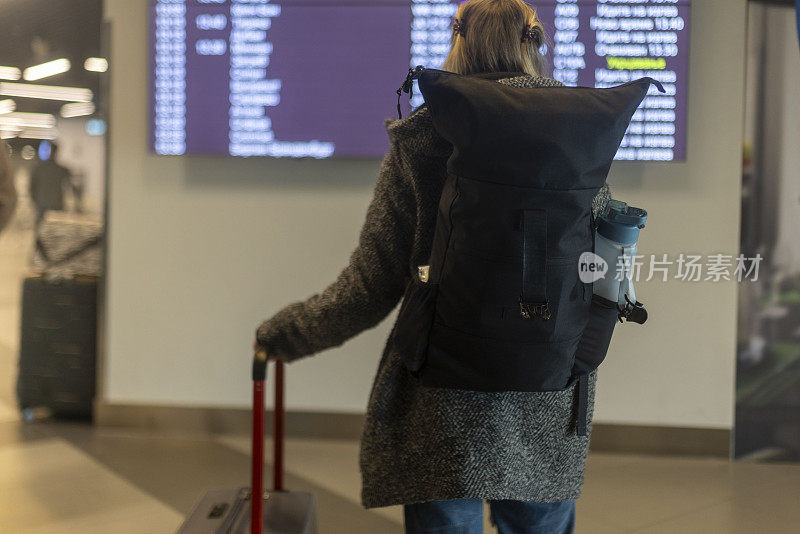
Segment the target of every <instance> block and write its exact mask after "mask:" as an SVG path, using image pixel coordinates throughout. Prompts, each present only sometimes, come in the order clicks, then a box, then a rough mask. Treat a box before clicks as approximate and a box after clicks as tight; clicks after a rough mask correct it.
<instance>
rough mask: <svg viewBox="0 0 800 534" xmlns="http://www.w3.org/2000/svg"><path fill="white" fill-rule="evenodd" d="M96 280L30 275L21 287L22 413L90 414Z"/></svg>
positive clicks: (19, 396) (19, 388)
mask: <svg viewBox="0 0 800 534" xmlns="http://www.w3.org/2000/svg"><path fill="white" fill-rule="evenodd" d="M96 347H97V281H96V280H95V279H86V280H80V279H78V280H56V281H48V280H45V279H44V278H26V279H25V281H24V282H23V287H22V320H21V336H20V345H19V374H18V377H17V399H18V402H19V407H20V409H21V410H23V415H24V416H26V418H27V417H28V414H29V412H30V409H32V408H40V407H44V408H48V409H49V410H50V412H51V413H52V414H53V415H54V416H57V417H58V416H63V417H76V418H91V416H92V404H93V400H94V393H95V360H96Z"/></svg>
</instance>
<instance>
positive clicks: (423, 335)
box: [391, 277, 438, 374]
mask: <svg viewBox="0 0 800 534" xmlns="http://www.w3.org/2000/svg"><path fill="white" fill-rule="evenodd" d="M437 289H438V285H437V284H432V283H425V282H421V281H419V279H417V277H413V278H412V279H411V280H410V281H409V282H408V285H407V286H406V291H405V294H404V295H403V303H402V304H401V305H400V312H399V313H398V316H397V321H396V323H395V326H394V330H393V333H392V342H391V343H392V347H393V349H394V350H395V351H397V352H399V353H400V354H401V355H402V357H403V362H404V363H405V365H406V367H407V368H408V370H409V371H411V373H413V374H416V373H417V372H419V370H420V369H421V368H422V366H423V364H424V363H425V357H426V355H427V352H428V337H429V335H430V331H431V326H432V324H433V317H434V307H435V304H436V292H437Z"/></svg>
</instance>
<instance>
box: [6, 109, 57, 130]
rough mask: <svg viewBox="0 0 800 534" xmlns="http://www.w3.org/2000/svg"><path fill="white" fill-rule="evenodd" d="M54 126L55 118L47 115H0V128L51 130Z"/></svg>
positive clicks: (16, 113)
mask: <svg viewBox="0 0 800 534" xmlns="http://www.w3.org/2000/svg"><path fill="white" fill-rule="evenodd" d="M55 125H56V118H55V117H54V116H53V115H51V114H49V113H19V112H13V113H4V114H2V115H0V128H3V129H6V127H9V126H11V127H17V128H28V127H38V128H52V127H53V126H55Z"/></svg>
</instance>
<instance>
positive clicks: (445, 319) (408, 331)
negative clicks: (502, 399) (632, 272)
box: [391, 67, 663, 435]
mask: <svg viewBox="0 0 800 534" xmlns="http://www.w3.org/2000/svg"><path fill="white" fill-rule="evenodd" d="M415 78H418V79H419V87H420V90H421V91H422V94H423V96H424V98H425V105H427V106H428V107H429V108H430V113H431V116H432V119H433V124H434V127H435V128H436V130H437V132H438V133H439V134H440V135H441V136H442V137H444V138H445V139H446V140H447V141H449V142H450V143H451V144H452V145H453V152H452V154H451V156H450V158H449V160H448V162H447V178H446V181H445V184H444V188H443V191H442V196H441V199H440V201H439V212H438V216H437V221H436V229H435V233H434V238H433V245H432V250H431V254H430V261H429V265H428V266H420V273H419V276H417V277H415V278H414V279H412V280H411V281H410V282H409V284H408V286H407V289H406V292H405V295H404V298H403V302H402V305H401V308H400V312H399V316H398V319H397V323H396V325H395V328H394V330H393V333H392V339H391V343H392V344H393V348H394V350H397V351H399V352H400V353H401V354H403V356H404V360H405V364H406V366H407V367H408V369H409V370H410V371H411V373H412V374H413V375H414V376H416V377H417V378H418V379H419V380H420V381H421V383H422V384H423V385H425V386H431V387H442V388H456V389H466V390H476V391H556V390H562V389H565V388H568V387H572V386H573V385H574V384H575V382H577V383H578V404H579V415H578V425H577V431H578V434H580V435H585V433H586V426H585V419H586V404H587V387H588V386H587V376H588V373H589V372H590V371H591V370H593V369H594V368H595V367H597V365H599V364H600V362H601V361H602V360H603V358H604V357H605V353H606V351H607V350H608V344H609V342H610V339H611V334H612V332H613V329H614V325H615V324H616V322H617V320H618V310H617V309H616V307H615V306H608V305H607V303H602V302H600V301H598V300H597V299H593V298H592V284H591V283H584V282H582V281H581V280H580V278H579V273H578V258H579V257H580V255H581V254H582V253H583V252H586V251H593V249H594V233H595V225H594V218H593V216H592V211H591V205H592V200H593V199H594V197H595V195H596V194H597V192H598V191H599V189H600V188H601V187H602V186H603V184H604V183H605V181H606V177H607V174H608V171H609V168H610V167H611V163H612V161H613V158H614V155H615V154H616V152H617V150H618V148H619V145H620V142H621V141H622V138H623V135H624V133H625V130H626V129H627V127H628V124H629V122H630V120H631V117H632V115H633V113H634V112H635V110H636V108H637V107H638V106H639V104H640V103H641V102H642V100H643V99H644V97H645V95H646V94H647V91H648V89H649V87H650V84H651V83H653V84H655V85H657V86H658V87H659V89H661V90H662V91H663V88H661V86H660V84H659V83H658V82H657V81H655V80H653V79H651V78H642V79H639V80H636V81H634V82H630V83H627V84H624V85H620V86H618V87H612V88H607V89H595V88H586V87H541V88H518V87H512V86H508V85H504V84H501V83H497V82H495V81H492V80H487V79H482V78H479V77H472V76H462V75H458V74H454V73H450V72H446V71H441V70H435V69H424V68H422V67H417V68H416V69H409V73H408V76H407V77H406V81H405V82H404V84H403V86H401V88H400V89H398V96H399V94H400V91H401V90H404V91H406V92H410V90H411V83H412V80H413V79H415Z"/></svg>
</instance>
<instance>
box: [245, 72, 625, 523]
mask: <svg viewBox="0 0 800 534" xmlns="http://www.w3.org/2000/svg"><path fill="white" fill-rule="evenodd" d="M491 78H493V79H496V80H497V81H498V82H500V83H505V84H508V85H512V86H516V87H542V86H554V85H560V84H559V82H557V81H555V80H552V79H549V78H544V77H535V76H530V75H526V74H522V73H497V75H496V76H491ZM385 125H386V130H387V132H388V134H389V140H390V149H389V152H388V153H387V154H386V156H385V157H384V159H383V161H382V163H381V167H380V172H379V176H378V181H377V184H376V185H375V189H374V194H373V198H372V201H371V203H370V205H369V208H368V210H367V215H366V220H365V222H364V225H363V227H362V229H361V233H360V237H359V243H358V246H357V248H356V249H355V250H354V251H353V253H352V255H351V257H350V262H349V264H348V265H347V266H346V267H345V268H344V270H342V272H341V273H340V274H339V276H338V277H337V279H336V281H335V282H333V283H332V284H331V285H329V286H328V287H327V288H325V289H324V290H323V291H321V292H320V293H317V294H315V295H312V296H311V297H309V298H308V299H306V300H303V301H299V302H295V303H292V304H290V305H288V306H286V307H285V308H284V309H282V310H281V311H279V312H278V313H277V314H275V315H274V316H273V317H272V318H271V319H269V320H267V321H265V322H264V323H263V324H262V325H261V326H260V327H259V328H258V330H257V338H258V340H259V342H260V343H261V344H262V345H263V346H265V347H266V348H267V350H268V352H269V353H271V354H272V355H274V356H277V357H280V358H281V359H284V360H287V361H291V360H294V359H297V358H300V357H302V356H306V355H310V354H313V353H316V352H319V351H321V350H323V349H326V348H329V347H334V346H338V345H341V344H342V343H344V342H345V341H347V340H348V339H350V338H352V337H353V336H355V335H356V334H358V333H360V332H362V331H364V330H366V329H368V328H372V327H374V326H375V325H377V324H378V323H379V322H380V321H381V320H382V319H383V318H385V317H386V316H387V315H388V314H389V313H390V312H391V311H392V309H394V308H395V306H396V305H397V304H398V302H399V301H400V299H401V298H402V296H403V292H404V289H405V285H406V283H407V282H408V280H409V279H410V278H411V277H412V276H415V275H416V272H417V266H418V265H424V264H427V263H428V256H429V254H430V250H431V243H432V239H433V231H434V226H435V222H436V214H437V209H438V201H439V196H440V194H441V191H442V187H443V185H444V181H445V172H446V163H447V158H448V156H449V155H450V152H451V151H452V146H451V145H450V144H449V143H448V142H447V141H445V140H444V139H443V138H442V137H441V136H439V135H438V134H437V133H436V131H435V130H434V128H433V124H432V121H431V116H430V112H429V110H428V108H427V107H426V106H425V105H423V106H420V107H419V108H417V109H416V110H415V111H414V112H413V113H411V114H410V115H409V116H407V117H405V118H403V119H400V120H394V119H386V120H385ZM608 198H609V192H608V187H607V186H605V187H604V188H603V189H601V191H600V193H599V194H598V196H597V198H595V202H594V205H593V210H594V211H595V213H597V211H598V210H599V209H601V208H602V206H604V205H605V203H606V202H607V200H608ZM391 349H392V348H391V346H390V345H389V344H387V345H386V347H385V348H384V351H383V355H382V357H381V361H380V365H379V366H378V371H377V375H376V377H375V382H374V384H373V387H372V392H371V394H370V398H369V404H368V407H367V415H366V422H365V426H364V429H363V434H362V439H361V451H360V466H361V475H362V493H361V499H362V504H363V505H364V506H365V507H367V508H374V507H380V506H390V505H397V504H409V503H415V502H423V501H430V500H438V499H460V498H482V499H513V500H522V501H538V502H553V501H562V500H566V499H574V498H576V497H578V495H579V494H580V491H581V487H582V485H583V474H584V468H585V465H586V455H587V452H588V448H589V436H588V435H587V436H578V435H577V434H576V432H575V420H576V406H577V405H576V400H575V399H576V393H577V392H576V391H575V387H574V386H571V387H569V388H567V389H565V390H561V391H548V392H533V393H531V392H501V393H496V392H476V391H465V390H455V389H439V388H429V387H423V386H421V385H420V384H419V383H418V382H417V381H416V379H415V378H414V377H412V376H411V375H410V374H409V372H408V371H407V370H406V368H405V367H404V365H403V363H402V355H401V354H398V353H395V352H394V351H392V350H391ZM595 383H596V372H593V373H592V374H591V375H590V377H589V406H588V415H587V422H588V429H589V431H591V419H592V412H593V409H594V391H595Z"/></svg>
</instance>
